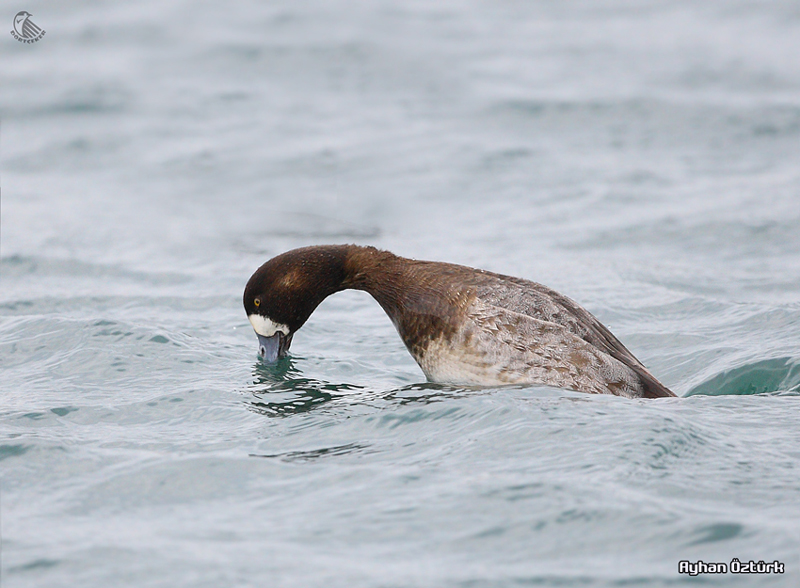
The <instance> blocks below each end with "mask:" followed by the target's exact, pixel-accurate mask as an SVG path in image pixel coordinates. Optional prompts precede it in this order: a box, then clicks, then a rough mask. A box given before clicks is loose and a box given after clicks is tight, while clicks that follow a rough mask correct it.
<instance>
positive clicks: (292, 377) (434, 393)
mask: <svg viewBox="0 0 800 588" xmlns="http://www.w3.org/2000/svg"><path fill="white" fill-rule="evenodd" d="M250 391H251V393H252V395H253V399H252V400H248V401H247V404H248V409H249V410H252V411H253V412H257V413H259V414H263V415H266V416H284V415H291V414H297V413H302V412H308V411H310V410H312V409H314V408H317V407H321V406H323V405H325V404H326V403H328V402H330V401H332V400H336V399H338V398H342V397H343V396H347V397H348V398H350V399H352V400H353V401H354V402H358V403H361V404H368V405H371V406H375V407H376V408H379V407H381V406H387V405H400V406H404V405H410V404H433V403H435V402H442V401H445V400H448V399H453V398H458V397H464V396H465V395H470V394H485V393H489V392H490V390H489V389H480V388H456V387H452V386H446V385H442V384H433V383H430V382H421V383H416V384H409V385H407V386H402V387H400V388H394V389H391V390H374V389H369V388H367V387H365V386H358V385H355V384H346V383H339V384H334V383H331V382H325V381H322V380H317V379H314V378H308V377H305V376H304V375H303V373H302V371H300V369H299V368H298V367H297V365H296V363H295V361H294V360H293V359H292V358H291V357H284V358H282V359H280V360H278V362H277V363H274V364H265V363H262V362H258V363H256V364H255V365H254V366H253V384H252V386H251V387H250Z"/></svg>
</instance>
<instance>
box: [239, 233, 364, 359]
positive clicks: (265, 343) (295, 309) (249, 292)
mask: <svg viewBox="0 0 800 588" xmlns="http://www.w3.org/2000/svg"><path fill="white" fill-rule="evenodd" d="M348 249H349V246H347V245H329V246H319V247H304V248H302V249H294V250H292V251H287V252H286V253H283V254H281V255H278V256H277V257H274V258H272V259H270V260H269V261H268V262H267V263H265V264H264V265H262V266H261V267H260V268H258V269H257V270H256V272H255V273H254V274H253V275H252V276H251V277H250V280H249V281H248V282H247V286H246V287H245V289H244V299H243V302H244V310H245V312H246V313H247V318H248V320H249V321H250V324H251V325H253V329H255V332H256V335H257V336H258V354H259V355H260V356H261V357H262V358H263V359H264V360H265V361H268V362H274V361H276V360H278V359H279V358H281V357H283V356H285V355H286V353H287V351H289V345H290V344H291V342H292V335H294V333H295V332H296V331H297V330H298V329H299V328H300V327H302V326H303V325H304V324H305V322H306V321H307V320H308V317H309V316H311V313H312V312H314V309H316V308H317V306H319V303H320V302H322V301H323V300H324V299H325V298H326V297H328V296H330V295H331V294H333V293H334V292H338V291H339V290H342V289H343V288H344V286H343V283H344V281H345V275H346V274H345V260H346V258H347V251H348Z"/></svg>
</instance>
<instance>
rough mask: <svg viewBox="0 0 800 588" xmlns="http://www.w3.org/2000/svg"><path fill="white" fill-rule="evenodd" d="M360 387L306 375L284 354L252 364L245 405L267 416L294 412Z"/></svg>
mask: <svg viewBox="0 0 800 588" xmlns="http://www.w3.org/2000/svg"><path fill="white" fill-rule="evenodd" d="M361 389H363V387H361V386H354V385H351V384H331V383H330V382H323V381H321V380H315V379H313V378H306V377H304V376H303V374H302V372H301V371H300V370H299V369H297V367H296V366H295V363H294V361H293V360H292V358H290V357H284V358H282V359H280V360H278V361H277V362H276V363H274V364H265V363H262V362H259V363H257V364H255V366H253V386H252V393H253V396H254V399H253V400H250V401H248V404H249V406H248V408H249V409H250V410H252V411H253V412H257V413H259V414H263V415H267V416H281V415H288V414H297V413H301V412H308V411H309V410H311V409H312V408H315V407H317V406H320V405H322V404H325V403H326V402H330V401H331V400H334V399H336V398H339V397H340V396H342V395H343V394H342V393H346V392H352V391H357V390H361Z"/></svg>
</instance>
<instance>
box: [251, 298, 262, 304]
mask: <svg viewBox="0 0 800 588" xmlns="http://www.w3.org/2000/svg"><path fill="white" fill-rule="evenodd" d="M253 304H255V305H256V306H261V298H256V299H255V300H253Z"/></svg>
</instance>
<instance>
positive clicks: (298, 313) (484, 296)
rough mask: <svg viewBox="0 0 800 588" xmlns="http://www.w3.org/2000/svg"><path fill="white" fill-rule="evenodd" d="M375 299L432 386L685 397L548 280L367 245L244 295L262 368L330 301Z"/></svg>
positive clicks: (267, 266)
mask: <svg viewBox="0 0 800 588" xmlns="http://www.w3.org/2000/svg"><path fill="white" fill-rule="evenodd" d="M348 289H353V290H362V291H364V292H367V293H369V294H370V295H371V296H372V297H373V298H374V299H375V301H376V302H377V303H378V304H379V305H380V306H381V307H382V308H383V310H384V311H385V312H386V314H387V315H388V316H389V319H390V320H391V321H392V323H393V324H394V326H395V328H396V329H397V332H398V334H399V335H400V338H401V339H402V340H403V343H404V344H405V346H406V348H407V349H408V351H409V352H410V353H411V356H412V357H413V358H414V360H415V361H416V362H417V364H418V365H419V367H420V368H421V369H422V372H423V373H424V374H425V376H426V377H427V379H428V380H429V381H431V382H435V383H441V384H450V385H455V386H477V387H482V386H491V387H495V386H507V385H539V386H550V387H555V388H562V389H566V390H573V391H576V392H586V393H590V394H613V395H616V396H623V397H627V398H660V397H670V396H675V394H674V393H673V392H672V391H670V390H669V389H668V388H667V387H666V386H664V385H663V384H662V383H661V382H659V381H658V380H657V379H656V378H655V377H654V376H653V375H652V374H651V373H650V372H649V371H648V370H647V368H646V367H645V366H644V365H643V364H642V363H641V362H640V361H639V360H638V359H636V357H634V356H633V354H632V353H631V352H630V351H628V349H627V348H626V347H625V346H624V345H623V344H622V343H621V342H620V341H619V339H617V338H616V337H615V336H614V335H613V334H612V333H611V331H609V330H608V328H606V327H605V326H604V325H603V324H602V323H600V321H599V320H597V319H596V318H595V317H594V316H593V315H592V314H591V313H590V312H589V311H587V310H586V309H584V308H583V307H582V306H580V305H579V304H578V303H577V302H575V301H573V300H572V299H570V298H568V297H566V296H564V295H563V294H560V293H558V292H556V291H555V290H552V289H550V288H548V287H547V286H544V285H542V284H539V283H536V282H532V281H529V280H525V279H522V278H515V277H512V276H506V275H502V274H498V273H494V272H490V271H485V270H480V269H474V268H471V267H467V266H463V265H456V264H452V263H444V262H436V261H420V260H415V259H408V258H405V257H400V256H398V255H395V254H393V253H391V252H389V251H384V250H380V249H377V248H375V247H370V246H359V245H315V246H310V247H302V248H299V249H293V250H291V251H287V252H285V253H282V254H280V255H278V256H276V257H273V258H272V259H270V260H269V261H267V262H266V263H264V264H263V265H262V266H261V267H259V268H258V269H257V270H256V271H255V273H253V275H252V276H251V277H250V279H249V280H248V282H247V285H246V286H245V289H244V296H243V303H244V309H245V312H246V314H247V318H248V320H249V322H250V324H251V325H252V327H253V329H254V330H255V333H256V336H257V338H258V342H259V355H260V357H261V358H262V360H263V361H266V362H276V361H277V360H279V359H280V358H282V357H284V356H286V354H287V353H288V351H289V347H290V345H291V342H292V337H293V335H294V334H295V333H296V332H297V331H298V330H299V329H300V328H301V327H302V326H303V325H304V324H305V322H306V321H307V320H308V318H309V317H310V316H311V314H312V313H313V312H314V310H315V309H316V308H317V306H319V304H320V303H321V302H322V301H323V300H325V299H326V298H327V297H328V296H330V295H332V294H335V293H336V292H340V291H342V290H348Z"/></svg>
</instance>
